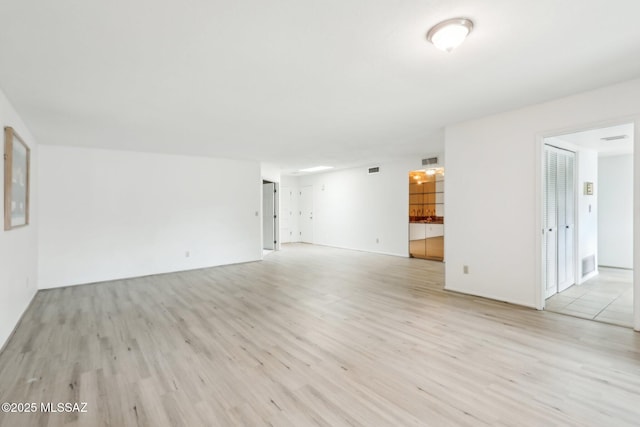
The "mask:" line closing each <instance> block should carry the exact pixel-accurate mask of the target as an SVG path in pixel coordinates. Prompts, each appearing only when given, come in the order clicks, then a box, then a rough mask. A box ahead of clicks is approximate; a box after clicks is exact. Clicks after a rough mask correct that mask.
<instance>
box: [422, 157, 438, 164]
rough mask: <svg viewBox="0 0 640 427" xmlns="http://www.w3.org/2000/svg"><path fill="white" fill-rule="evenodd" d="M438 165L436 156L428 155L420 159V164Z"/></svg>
mask: <svg viewBox="0 0 640 427" xmlns="http://www.w3.org/2000/svg"><path fill="white" fill-rule="evenodd" d="M436 165H438V158H437V157H429V158H427V159H422V166H436Z"/></svg>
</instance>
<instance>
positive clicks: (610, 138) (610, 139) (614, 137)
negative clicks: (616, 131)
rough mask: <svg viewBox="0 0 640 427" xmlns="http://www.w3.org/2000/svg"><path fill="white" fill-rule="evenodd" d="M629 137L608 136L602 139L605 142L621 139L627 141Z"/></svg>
mask: <svg viewBox="0 0 640 427" xmlns="http://www.w3.org/2000/svg"><path fill="white" fill-rule="evenodd" d="M627 138H628V136H627V135H616V136H606V137H604V138H600V139H601V140H603V141H617V140H619V139H627Z"/></svg>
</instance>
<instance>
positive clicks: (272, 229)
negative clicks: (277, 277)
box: [262, 182, 276, 250]
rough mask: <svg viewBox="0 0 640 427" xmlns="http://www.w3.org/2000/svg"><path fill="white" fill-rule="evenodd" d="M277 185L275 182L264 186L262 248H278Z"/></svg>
mask: <svg viewBox="0 0 640 427" xmlns="http://www.w3.org/2000/svg"><path fill="white" fill-rule="evenodd" d="M275 196H276V185H275V184H274V183H273V182H270V183H266V184H265V183H263V184H262V247H263V248H264V249H271V250H274V249H275V248H276V210H275V209H276V203H275Z"/></svg>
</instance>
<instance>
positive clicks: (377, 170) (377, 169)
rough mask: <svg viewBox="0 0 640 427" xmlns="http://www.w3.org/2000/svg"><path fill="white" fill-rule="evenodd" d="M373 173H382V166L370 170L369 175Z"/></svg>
mask: <svg viewBox="0 0 640 427" xmlns="http://www.w3.org/2000/svg"><path fill="white" fill-rule="evenodd" d="M372 173H380V166H376V167H375V168H369V175H371V174H372Z"/></svg>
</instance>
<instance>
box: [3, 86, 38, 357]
mask: <svg viewBox="0 0 640 427" xmlns="http://www.w3.org/2000/svg"><path fill="white" fill-rule="evenodd" d="M0 124H1V125H2V126H1V128H0V131H2V134H1V135H3V136H2V147H4V127H5V126H11V127H12V128H13V129H14V130H15V131H16V132H17V133H18V135H20V137H21V138H22V139H23V140H24V142H25V143H26V144H27V145H28V146H29V148H30V149H31V171H30V179H31V182H30V192H31V194H30V212H29V213H30V217H29V222H30V224H29V225H28V226H26V227H21V228H16V229H13V230H10V231H4V217H3V216H0V348H2V346H3V345H4V344H5V342H6V341H7V339H8V338H9V335H10V334H11V332H12V331H13V329H14V328H15V326H16V324H17V323H18V320H19V319H20V316H22V313H24V311H25V310H26V308H27V306H28V305H29V302H30V301H31V299H32V298H33V296H34V295H35V293H36V290H37V256H38V252H37V236H38V234H37V231H38V214H37V206H38V179H37V177H38V146H37V144H36V142H35V140H34V138H33V137H32V136H31V134H30V133H29V130H28V129H27V127H26V126H25V124H24V123H23V122H22V120H21V119H20V117H19V116H18V114H17V112H16V111H15V110H14V108H13V107H12V106H11V104H10V102H9V100H8V99H7V98H6V97H5V95H4V93H2V92H0ZM2 152H3V153H4V148H3V149H2ZM0 180H1V181H2V182H3V183H4V162H1V161H0ZM2 185H4V184H2ZM0 204H4V192H3V193H2V200H0Z"/></svg>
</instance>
